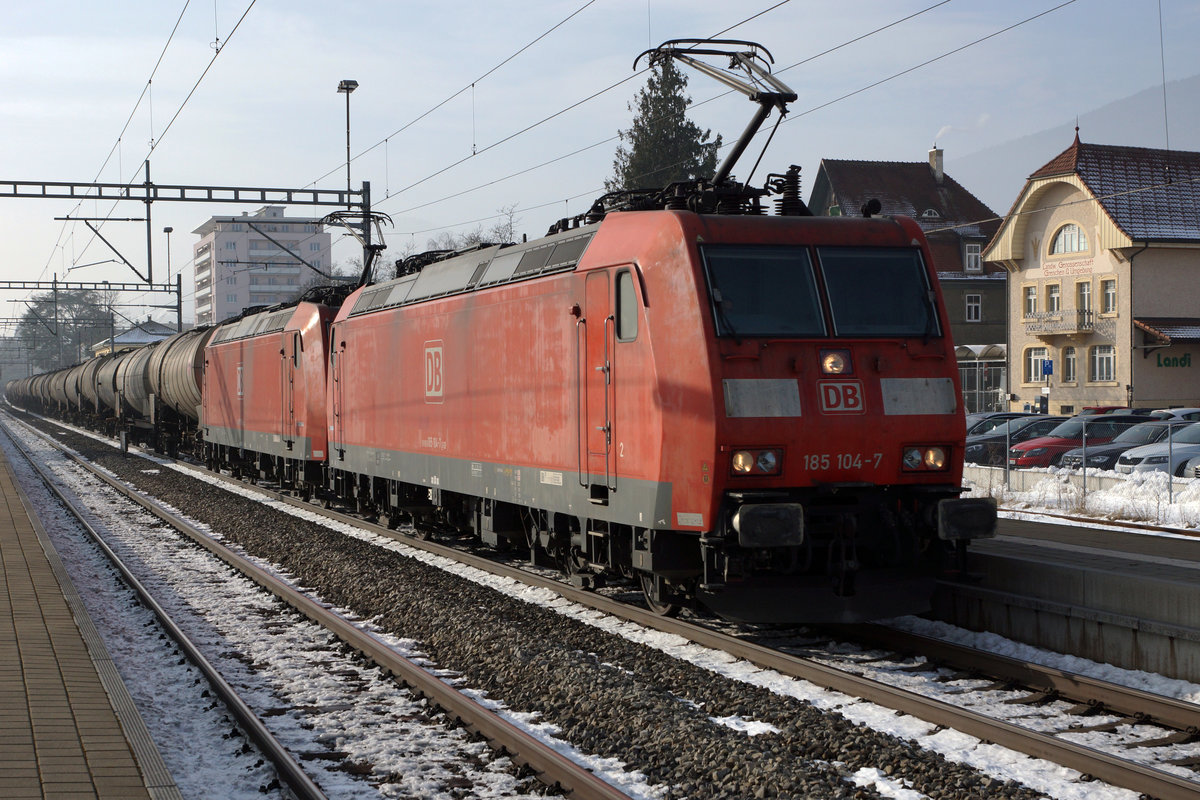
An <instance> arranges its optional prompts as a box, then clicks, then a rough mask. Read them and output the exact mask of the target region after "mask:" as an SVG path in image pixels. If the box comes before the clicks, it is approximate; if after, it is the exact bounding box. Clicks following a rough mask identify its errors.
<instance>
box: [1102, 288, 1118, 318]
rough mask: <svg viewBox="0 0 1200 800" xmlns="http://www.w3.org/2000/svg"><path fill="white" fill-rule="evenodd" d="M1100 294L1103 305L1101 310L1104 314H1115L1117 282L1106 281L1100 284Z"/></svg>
mask: <svg viewBox="0 0 1200 800" xmlns="http://www.w3.org/2000/svg"><path fill="white" fill-rule="evenodd" d="M1100 292H1101V294H1102V295H1103V298H1102V299H1101V302H1102V303H1103V304H1104V305H1103V306H1102V310H1103V312H1104V313H1105V314H1115V313H1117V282H1116V280H1107V281H1101V282H1100Z"/></svg>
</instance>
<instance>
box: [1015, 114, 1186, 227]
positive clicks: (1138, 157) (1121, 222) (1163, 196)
mask: <svg viewBox="0 0 1200 800" xmlns="http://www.w3.org/2000/svg"><path fill="white" fill-rule="evenodd" d="M1070 174H1076V175H1078V176H1079V178H1080V179H1081V180H1082V181H1083V183H1084V185H1085V186H1087V188H1088V189H1089V190H1090V191H1091V192H1092V194H1093V195H1095V196H1096V198H1097V199H1098V200H1099V202H1100V205H1101V206H1102V207H1103V208H1104V210H1105V211H1106V212H1107V213H1108V215H1109V217H1111V218H1112V220H1113V222H1114V223H1116V225H1117V227H1118V228H1120V229H1121V230H1122V231H1123V232H1124V233H1125V235H1126V236H1128V237H1129V238H1130V239H1132V240H1134V241H1135V242H1141V241H1147V240H1185V241H1195V240H1200V153H1196V152H1190V151H1182V150H1155V149H1152V148H1148V147H1124V146H1120V145H1109V144H1089V143H1086V142H1080V141H1079V134H1078V133H1076V135H1075V141H1074V142H1072V144H1071V146H1070V147H1068V148H1067V149H1066V150H1064V151H1063V152H1061V153H1059V154H1058V155H1057V156H1056V157H1054V158H1053V159H1051V160H1050V161H1049V163H1047V164H1046V165H1045V166H1043V167H1042V168H1041V169H1039V170H1037V171H1036V172H1034V173H1033V174H1032V175H1030V176H1029V179H1030V180H1036V179H1038V178H1049V177H1054V176H1056V175H1070Z"/></svg>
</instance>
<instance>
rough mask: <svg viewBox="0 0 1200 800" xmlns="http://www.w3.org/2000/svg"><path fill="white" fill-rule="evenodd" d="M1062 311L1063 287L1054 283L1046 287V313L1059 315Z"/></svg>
mask: <svg viewBox="0 0 1200 800" xmlns="http://www.w3.org/2000/svg"><path fill="white" fill-rule="evenodd" d="M1061 310H1062V287H1061V286H1059V285H1058V284H1057V283H1052V284H1050V285H1049V286H1047V287H1046V312H1047V313H1049V314H1057V313H1058V312H1059V311H1061Z"/></svg>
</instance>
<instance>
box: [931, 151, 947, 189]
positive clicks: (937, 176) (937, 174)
mask: <svg viewBox="0 0 1200 800" xmlns="http://www.w3.org/2000/svg"><path fill="white" fill-rule="evenodd" d="M929 168H930V169H931V170H933V179H934V180H935V181H937V182H938V183H939V184H940V183H941V182H942V175H944V174H945V172H944V170H943V169H942V149H941V148H940V147H938V146H937V144H934V145H933V149H932V150H930V151H929Z"/></svg>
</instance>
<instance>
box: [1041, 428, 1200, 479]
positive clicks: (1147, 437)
mask: <svg viewBox="0 0 1200 800" xmlns="http://www.w3.org/2000/svg"><path fill="white" fill-rule="evenodd" d="M1190 424H1191V423H1190V422H1184V421H1183V420H1175V421H1172V420H1151V421H1149V422H1141V423H1138V424H1137V425H1134V426H1133V427H1132V428H1126V429H1125V430H1123V431H1121V432H1120V433H1118V434H1117V435H1116V437H1115V438H1114V439H1113V440H1112V441H1111V442H1109V443H1108V444H1092V443H1091V441H1090V439H1091V437H1088V438H1089V442H1088V447H1087V450H1086V453H1087V467H1088V469H1115V468H1116V466H1117V459H1118V458H1119V457H1120V455H1121V454H1122V453H1124V452H1125V451H1126V450H1131V449H1133V448H1135V447H1141V446H1142V445H1146V444H1154V443H1155V442H1158V441H1161V440H1163V439H1165V438H1167V431H1169V430H1171V429H1172V428H1174V429H1175V431H1176V433H1178V432H1179V431H1180V430H1181V429H1182V428H1183V426H1185V425H1190ZM1084 452H1085V451H1084V449H1083V448H1082V447H1079V448H1076V449H1074V450H1068V451H1067V452H1066V453H1063V457H1062V460H1061V461H1060V462H1059V465H1060V466H1063V467H1066V468H1068V469H1081V468H1082V467H1083V464H1084V461H1083V455H1084Z"/></svg>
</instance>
